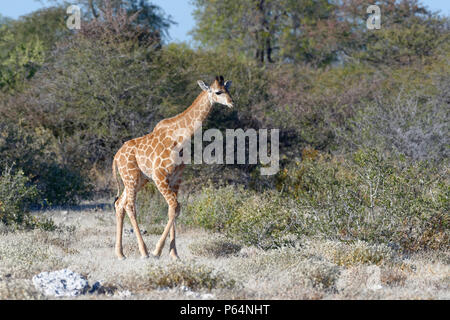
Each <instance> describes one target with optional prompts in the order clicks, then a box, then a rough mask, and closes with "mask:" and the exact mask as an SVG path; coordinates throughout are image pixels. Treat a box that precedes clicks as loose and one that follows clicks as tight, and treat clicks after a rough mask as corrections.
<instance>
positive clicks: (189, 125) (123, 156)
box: [112, 76, 233, 260]
mask: <svg viewBox="0 0 450 320" xmlns="http://www.w3.org/2000/svg"><path fill="white" fill-rule="evenodd" d="M197 83H198V85H199V86H200V88H201V89H202V92H201V93H200V94H199V96H198V97H197V98H196V99H195V101H194V102H193V103H192V105H191V106H190V107H189V108H187V109H186V110H185V111H183V112H182V113H180V114H178V115H176V116H174V117H172V118H168V119H164V120H161V121H160V122H159V123H158V124H157V125H156V126H155V128H154V129H153V131H152V132H151V133H149V134H147V135H145V136H142V137H139V138H135V139H132V140H129V141H127V142H125V143H124V144H123V145H122V147H121V148H120V149H119V150H118V151H117V153H116V155H115V156H114V160H113V164H112V170H113V176H114V177H115V180H116V184H117V197H116V199H115V201H114V206H115V212H116V243H115V253H116V255H117V257H118V258H119V260H123V259H125V256H124V255H123V250H122V231H123V219H124V217H125V212H126V213H127V215H128V217H129V218H130V222H131V225H132V226H133V229H134V233H135V234H136V237H137V242H138V246H139V252H140V254H141V257H142V258H147V257H148V252H147V247H146V245H145V243H144V241H143V239H142V235H141V232H140V230H139V227H138V224H137V221H136V204H135V202H136V195H137V192H138V191H139V190H140V189H141V188H142V187H143V186H144V185H145V184H146V183H147V182H148V181H150V179H151V180H153V181H154V183H155V185H156V187H157V189H158V191H159V192H160V193H161V194H162V195H163V197H164V199H165V200H166V202H167V205H168V218H169V219H168V222H167V225H166V227H165V228H164V231H163V233H162V235H161V237H160V239H159V241H158V242H157V244H156V248H155V250H154V251H153V256H155V257H159V256H160V255H161V251H162V249H163V247H164V244H165V241H166V238H167V235H168V234H169V232H170V251H169V254H170V256H171V257H172V258H174V259H178V254H177V249H176V246H175V220H176V217H177V216H178V215H179V212H180V204H179V203H178V200H177V196H178V190H179V187H180V183H181V175H182V173H183V169H184V167H185V164H184V163H179V162H177V161H176V159H175V157H174V155H175V153H174V152H175V151H176V150H177V149H176V148H177V147H179V146H180V145H182V144H183V142H185V141H187V139H188V138H190V137H192V135H194V133H195V131H196V130H198V128H199V124H201V123H202V121H203V120H205V119H206V117H207V116H208V114H209V113H210V111H211V108H212V106H213V104H214V103H218V104H222V105H225V106H228V107H229V108H232V107H233V99H232V98H231V95H230V93H229V91H228V90H229V88H230V86H231V81H226V82H224V78H223V76H220V77H219V76H218V77H216V79H215V80H214V81H213V83H212V84H211V85H210V86H208V85H206V84H205V83H204V82H203V81H201V80H199V81H197ZM180 130H182V131H183V135H178V136H177V135H176V132H177V131H180ZM117 170H118V171H119V174H120V177H121V179H122V182H123V185H124V190H123V192H122V193H120V181H119V178H118V177H117Z"/></svg>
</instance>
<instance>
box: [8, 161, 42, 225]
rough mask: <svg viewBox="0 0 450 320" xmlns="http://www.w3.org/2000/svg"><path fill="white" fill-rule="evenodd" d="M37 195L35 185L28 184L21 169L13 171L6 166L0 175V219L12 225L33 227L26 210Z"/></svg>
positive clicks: (32, 220)
mask: <svg viewBox="0 0 450 320" xmlns="http://www.w3.org/2000/svg"><path fill="white" fill-rule="evenodd" d="M38 197H39V193H38V191H37V188H36V186H34V185H30V181H29V179H28V178H27V177H26V176H25V175H24V173H23V171H22V170H17V171H16V172H14V171H13V170H12V167H8V166H6V167H5V168H4V169H3V170H2V172H1V175H0V221H1V222H2V223H4V224H6V225H12V226H14V227H19V226H25V227H34V226H35V224H36V220H34V219H32V218H31V217H30V215H29V214H28V212H27V210H28V208H29V205H30V204H31V203H33V202H35V201H36V200H37V199H38Z"/></svg>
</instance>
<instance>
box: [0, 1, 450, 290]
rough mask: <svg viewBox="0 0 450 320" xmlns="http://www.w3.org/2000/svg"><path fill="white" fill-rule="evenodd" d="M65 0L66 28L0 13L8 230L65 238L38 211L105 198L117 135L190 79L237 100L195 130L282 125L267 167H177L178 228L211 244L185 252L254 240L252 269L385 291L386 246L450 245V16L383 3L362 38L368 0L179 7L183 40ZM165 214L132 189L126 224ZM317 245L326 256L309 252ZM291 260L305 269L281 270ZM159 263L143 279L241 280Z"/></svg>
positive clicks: (153, 11)
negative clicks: (377, 276)
mask: <svg viewBox="0 0 450 320" xmlns="http://www.w3.org/2000/svg"><path fill="white" fill-rule="evenodd" d="M72 3H77V4H79V5H80V7H81V9H82V21H81V29H80V30H69V29H68V28H67V26H66V20H67V18H68V15H67V13H66V8H67V6H68V5H67V3H65V2H63V1H54V5H53V6H51V7H48V8H44V9H41V10H38V11H35V12H33V13H31V14H29V15H26V16H23V17H20V18H19V19H16V20H14V19H9V18H6V17H2V16H0V223H1V224H3V225H5V228H8V230H10V229H9V228H12V229H14V230H17V229H27V230H28V229H36V228H37V229H43V230H44V231H45V232H50V233H52V232H53V233H55V232H60V233H61V234H65V233H67V232H68V231H67V230H66V231H64V230H63V229H61V228H62V227H61V226H57V225H56V224H55V223H54V222H53V221H52V220H50V219H49V218H48V217H45V218H44V217H40V215H39V212H40V211H36V209H39V208H41V209H42V208H51V207H53V206H56V205H74V204H79V203H80V202H82V201H84V200H96V199H105V198H108V199H111V202H112V199H113V196H112V194H113V192H114V193H115V190H113V184H112V173H111V170H110V168H111V161H112V158H113V156H114V154H115V152H116V151H117V150H118V148H119V147H120V146H121V145H122V143H123V142H125V141H126V140H129V139H131V138H134V137H137V136H141V135H144V134H147V133H148V132H150V131H151V130H152V129H153V127H154V126H155V125H156V123H158V122H159V121H160V120H161V119H163V118H166V117H170V116H173V115H175V114H177V113H179V112H181V111H183V110H184V109H185V108H187V107H188V106H189V105H190V104H191V103H192V101H193V100H194V99H195V98H196V96H197V95H198V94H199V92H200V89H199V88H198V86H197V80H199V79H202V80H205V82H209V81H211V80H212V79H214V76H215V75H217V74H223V75H224V76H225V78H226V79H230V80H232V81H233V87H232V88H231V95H232V96H233V99H234V102H235V108H234V109H231V110H230V109H228V108H221V107H218V106H216V107H215V108H213V111H212V113H211V115H210V116H209V118H208V120H207V122H206V123H204V124H203V129H204V130H205V129H208V128H218V129H220V130H223V131H224V130H225V129H226V128H230V129H235V128H242V129H244V130H246V129H248V128H254V129H259V128H269V129H270V128H278V129H280V171H279V172H278V173H277V174H276V175H273V176H262V175H260V170H261V165H259V164H257V165H254V164H245V165H237V164H236V165H225V164H223V165H191V166H188V168H187V169H186V171H185V173H184V182H183V186H182V190H181V204H182V207H183V209H182V210H183V211H182V214H181V216H180V217H179V219H178V220H179V222H180V224H181V226H182V228H185V229H186V230H191V229H194V230H195V229H196V228H202V229H204V230H207V232H212V233H214V234H218V237H219V238H217V239H216V238H214V239H213V240H211V241H207V242H206V243H193V244H192V245H190V246H189V249H190V250H191V251H192V254H193V255H194V256H195V255H197V256H203V257H208V258H217V257H228V256H233V255H235V254H237V253H239V252H241V255H242V254H243V253H242V252H243V251H242V250H244V249H242V248H248V247H251V248H255V250H258V252H261V254H260V255H259V256H257V258H255V256H254V255H250V256H251V259H250V260H248V261H247V262H246V263H247V264H249V265H248V266H247V267H248V268H249V270H250V269H252V268H253V267H252V265H251V264H252V263H253V264H260V263H263V262H264V261H266V260H267V261H266V262H267V265H268V266H270V265H271V263H272V264H273V263H275V262H274V261H279V263H281V264H283V265H284V264H286V265H287V266H288V267H287V268H288V269H289V268H294V269H295V270H294V269H292V270H293V271H292V272H294V273H296V274H297V275H301V274H307V275H308V277H307V279H309V280H307V281H309V282H308V283H309V284H310V285H311V286H314V287H317V286H319V287H321V288H323V287H324V288H334V289H333V290H335V289H336V283H337V282H336V281H337V279H338V273H339V272H338V271H336V270H340V269H339V268H341V267H342V266H344V267H345V266H349V265H352V266H353V265H360V264H365V263H370V264H375V265H382V266H384V267H383V268H385V269H383V272H384V273H383V277H384V278H383V279H384V280H383V281H384V283H385V284H389V283H391V284H392V283H395V284H398V282H401V281H404V278H402V277H403V276H402V274H403V273H402V272H403V271H399V270H400V269H399V268H400V267H399V266H401V265H402V263H400V262H398V261H397V260H396V259H398V258H395V257H394V256H402V255H408V254H425V253H427V252H448V249H449V234H450V230H449V192H450V187H449V162H448V159H449V141H450V139H449V127H450V126H449V110H450V63H449V62H450V29H449V18H448V17H447V16H443V15H441V14H439V13H436V12H432V11H430V10H429V9H428V8H426V7H424V5H423V4H422V3H421V2H420V1H418V0H401V1H400V0H380V1H377V4H378V5H379V6H380V8H381V12H382V20H381V29H379V30H377V29H375V30H369V29H367V26H366V20H367V18H368V14H367V13H366V8H367V7H368V6H369V5H370V4H372V3H371V2H370V1H365V0H341V1H333V0H320V1H310V0H301V1H300V0H296V1H290V0H281V1H280V0H278V1H275V0H252V1H248V0H245V1H244V0H236V1H213V0H193V4H194V6H195V11H194V17H195V20H196V26H195V28H194V29H193V30H192V31H191V35H192V37H193V39H194V42H193V43H192V44H191V45H188V44H186V43H173V42H171V39H170V34H169V33H168V30H169V27H170V26H171V25H172V24H174V23H176V21H173V20H172V18H171V17H170V16H169V15H167V14H166V13H164V12H163V11H162V10H161V9H160V8H159V7H157V6H155V5H153V4H152V3H151V1H138V0H111V1H102V0H89V1H87V0H78V1H72ZM30 210H31V211H33V212H34V213H36V214H33V215H30V213H29V212H30ZM166 214H167V206H166V204H165V202H164V200H163V198H162V196H161V195H160V194H159V193H158V191H157V190H156V188H155V187H154V186H153V185H150V184H149V185H148V186H146V188H145V189H144V190H143V191H142V192H141V193H140V194H139V196H138V215H139V220H140V223H141V224H142V225H144V227H145V228H146V230H147V231H148V232H149V233H150V234H159V233H160V232H161V231H162V228H163V225H164V224H165V222H166ZM33 232H37V231H36V230H35V231H33ZM39 232H41V231H39ZM42 232H43V231H42ZM111 232H113V229H111ZM202 232H203V231H202ZM308 241H312V243H313V244H311V243H310V242H308ZM305 243H306V247H304V246H303V247H302V249H301V250H300V249H298V248H299V245H300V246H302V244H305ZM317 243H319V244H320V245H316V244H317ZM313 247H314V250H316V251H315V252H320V254H321V255H322V256H323V257H325V258H324V259H325V260H320V259H319V260H320V261H319V260H317V261H316V260H314V259H316V258H315V257H313V256H311V255H310V253H311V250H312V249H311V248H313ZM320 248H322V249H320ZM0 249H1V248H0ZM186 250H187V248H186ZM277 250H282V251H277ZM283 250H284V251H283ZM286 250H287V251H286ZM305 250H306V251H305ZM317 250H318V251H317ZM327 250H328V251H327ZM0 252H1V251H0ZM5 252H6V251H5ZM274 252H278V253H274ZM280 252H281V253H280ZM305 252H309V253H308V255H307V256H308V258H307V259H306V260H307V261H309V260H308V259H313V260H314V261H315V262H314V263H307V262H305V263H304V264H298V265H295V267H294V262H293V261H294V260H295V259H297V260H298V259H300V260H301V259H303V258H301V257H305V254H306V253H305ZM112 253H113V251H112V249H111V254H112ZM252 259H253V260H252ZM255 259H256V260H258V259H259V260H258V261H257V262H256V260H255ZM290 259H291V260H290ZM292 259H294V260H292ZM260 260H261V261H260ZM297 260H296V261H297ZM306 260H305V261H306ZM302 261H303V260H302ZM324 261H325V262H324ZM447 263H448V261H447ZM170 268H172V269H173V268H175V269H176V270H175V271H176V272H175V271H174V272H167V270H165V269H164V268H160V267H158V268H156V269H152V270H151V271H149V274H147V275H146V277H150V278H152V279H153V280H152V281H153V282H152V284H151V285H150V284H149V287H151V288H153V287H158V286H165V287H170V288H171V287H173V286H176V285H177V279H185V278H186V277H185V275H186V274H190V275H191V276H192V277H194V276H195V277H199V278H201V279H200V280H198V281H197V280H196V281H194V280H192V283H193V288H194V287H195V288H198V287H204V288H208V289H211V288H212V287H219V288H231V287H236V286H237V287H238V285H237V284H236V283H235V282H234V280H233V281H232V280H229V279H226V277H222V275H220V276H218V277H214V276H213V275H211V274H210V270H209V269H208V268H206V267H205V268H206V269H204V268H203V267H201V268H200V267H199V268H197V267H195V266H191V265H186V266H183V267H180V266H178V267H177V266H176V265H175V266H170ZM177 268H178V269H177ZM268 268H269V267H268ZM336 268H338V269H336ZM402 268H403V267H402ZM205 270H206V271H205ZM267 270H269V269H267ZM289 270H290V269H289ZM401 270H403V269H401ZM177 272H178V273H177ZM261 272H263V273H264V272H266V271H264V270H262V271H261ZM267 272H268V271H267ZM336 272H338V273H336ZM165 275H167V276H165ZM177 275H178V278H177ZM183 277H185V278H183ZM224 279H225V280H224ZM402 279H403V280H402ZM183 281H184V282H183V283H185V282H186V281H187V282H188V283H191V282H189V281H191V280H189V279H188V280H183ZM305 281H306V280H305ZM389 281H391V282H389ZM447 281H448V278H447ZM308 297H311V296H308Z"/></svg>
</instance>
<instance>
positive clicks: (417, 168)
mask: <svg viewBox="0 0 450 320" xmlns="http://www.w3.org/2000/svg"><path fill="white" fill-rule="evenodd" d="M447 172H448V169H447V168H446V167H445V166H443V167H433V166H431V165H430V164H429V163H426V162H416V163H410V162H408V161H406V159H405V157H395V156H390V157H386V158H383V157H382V156H381V154H379V153H378V152H376V151H375V150H361V151H358V152H356V153H354V154H353V156H352V159H351V160H348V159H345V158H342V157H331V156H326V155H319V154H317V155H313V156H310V157H308V156H305V157H304V160H303V161H302V162H299V163H297V164H296V165H293V166H292V167H291V168H290V169H285V170H284V171H282V172H280V174H279V175H278V188H279V189H280V190H283V192H284V193H285V194H286V196H290V197H293V198H295V199H296V201H297V208H298V211H299V216H298V220H297V224H296V228H297V232H298V233H300V234H305V235H323V236H327V237H329V238H332V239H340V240H364V241H368V242H370V243H386V244H391V245H394V246H399V247H400V248H401V249H404V250H412V251H415V250H420V249H427V248H432V249H438V248H445V247H446V246H448V244H449V243H448V242H449V228H448V227H449V226H448V222H449V221H448V215H447V213H446V212H447V211H448V196H449V184H448V174H447Z"/></svg>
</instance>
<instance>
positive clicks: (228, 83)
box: [224, 80, 233, 90]
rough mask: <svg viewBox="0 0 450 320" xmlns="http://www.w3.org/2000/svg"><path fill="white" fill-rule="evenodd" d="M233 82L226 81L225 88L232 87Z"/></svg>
mask: <svg viewBox="0 0 450 320" xmlns="http://www.w3.org/2000/svg"><path fill="white" fill-rule="evenodd" d="M232 83H233V82H232V81H231V80H228V81H225V84H224V86H225V89H227V90H228V89H230V87H231V84H232Z"/></svg>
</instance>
